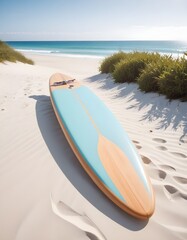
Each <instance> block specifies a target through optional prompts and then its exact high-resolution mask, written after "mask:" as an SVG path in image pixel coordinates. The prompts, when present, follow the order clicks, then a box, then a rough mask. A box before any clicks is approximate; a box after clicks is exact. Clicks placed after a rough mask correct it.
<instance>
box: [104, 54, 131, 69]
mask: <svg viewBox="0 0 187 240" xmlns="http://www.w3.org/2000/svg"><path fill="white" fill-rule="evenodd" d="M127 55H128V54H127V53H124V52H118V53H115V54H113V55H112V56H110V57H107V58H105V59H104V60H103V62H102V63H101V66H100V68H99V71H100V72H102V73H112V72H113V71H114V68H115V64H116V63H118V62H120V61H121V60H122V59H124V58H125V57H127Z"/></svg>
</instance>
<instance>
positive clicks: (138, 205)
mask: <svg viewBox="0 0 187 240" xmlns="http://www.w3.org/2000/svg"><path fill="white" fill-rule="evenodd" d="M98 152H99V156H100V159H101V161H102V163H103V165H104V168H105V170H106V171H107V173H108V175H109V176H110V178H111V179H112V181H113V182H114V184H115V185H116V187H117V189H118V190H119V191H120V193H121V194H122V196H123V197H124V199H125V200H126V201H127V206H128V207H129V208H130V209H132V210H134V211H135V212H137V213H138V214H140V215H147V216H150V215H152V213H153V211H154V204H153V202H152V199H153V196H152V194H151V196H149V193H148V192H147V191H146V189H145V187H144V186H143V184H142V182H141V180H140V179H139V177H138V175H137V173H136V172H135V170H134V168H133V166H132V165H131V163H130V161H129V160H128V158H127V157H126V156H125V154H124V153H123V152H122V150H121V149H120V148H119V147H118V146H116V145H115V144H114V143H113V142H111V141H109V140H108V139H107V138H105V137H104V136H102V135H100V136H99V144H98Z"/></svg>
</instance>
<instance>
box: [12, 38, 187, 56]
mask: <svg viewBox="0 0 187 240" xmlns="http://www.w3.org/2000/svg"><path fill="white" fill-rule="evenodd" d="M7 43H8V44H9V45H10V46H12V47H13V48H14V49H16V50H18V51H21V52H32V53H40V54H53V55H63V56H74V57H76V56H79V57H80V56H83V57H85V56H88V57H106V56H109V55H111V54H113V53H115V52H118V51H124V52H132V51H146V52H159V53H161V54H172V55H174V56H181V55H182V54H183V53H184V52H187V42H182V41H8V42H7Z"/></svg>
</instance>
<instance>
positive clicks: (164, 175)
mask: <svg viewBox="0 0 187 240" xmlns="http://www.w3.org/2000/svg"><path fill="white" fill-rule="evenodd" d="M158 176H159V178H161V179H163V180H164V179H165V178H166V176H167V174H166V172H165V171H163V170H160V169H159V170H158Z"/></svg>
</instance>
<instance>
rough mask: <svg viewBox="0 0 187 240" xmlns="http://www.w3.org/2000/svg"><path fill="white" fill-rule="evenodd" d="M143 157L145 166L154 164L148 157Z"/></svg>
mask: <svg viewBox="0 0 187 240" xmlns="http://www.w3.org/2000/svg"><path fill="white" fill-rule="evenodd" d="M141 157H142V161H143V162H144V163H145V164H150V163H152V161H151V160H150V159H149V158H148V157H145V156H143V155H141Z"/></svg>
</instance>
